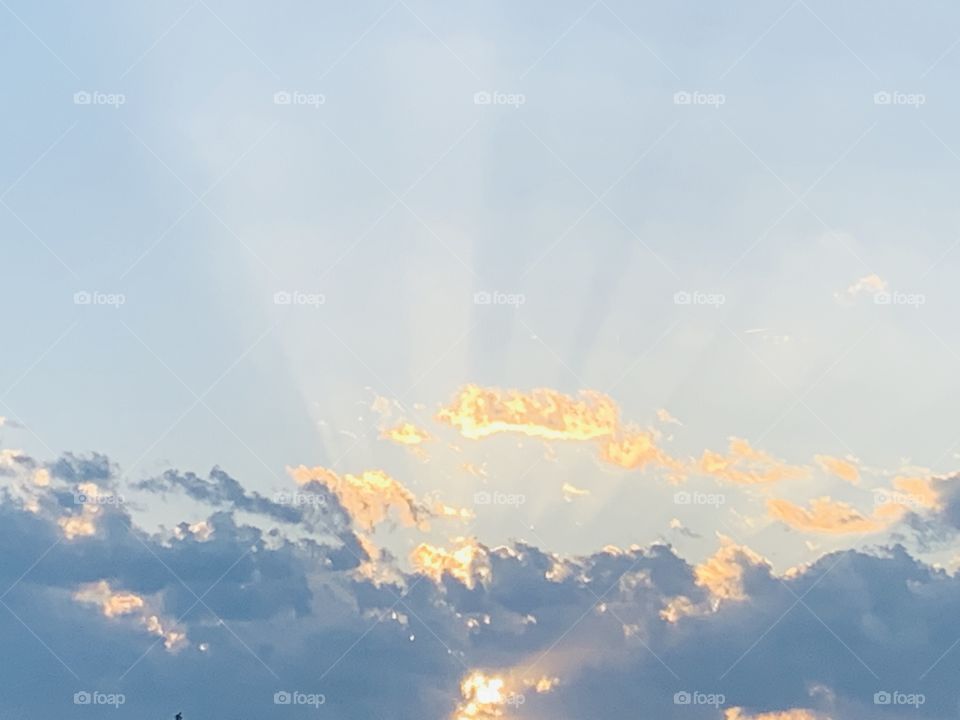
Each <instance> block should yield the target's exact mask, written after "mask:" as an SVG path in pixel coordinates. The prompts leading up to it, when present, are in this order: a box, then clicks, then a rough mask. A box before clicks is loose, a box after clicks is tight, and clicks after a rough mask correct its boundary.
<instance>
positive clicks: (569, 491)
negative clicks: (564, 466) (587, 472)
mask: <svg viewBox="0 0 960 720" xmlns="http://www.w3.org/2000/svg"><path fill="white" fill-rule="evenodd" d="M561 491H562V492H563V501H564V502H573V501H574V499H575V498H578V497H586V496H587V495H589V494H590V491H589V490H584V489H583V488H578V487H577V486H575V485H571V484H570V483H566V482H565V483H564V484H563V487H562V488H561Z"/></svg>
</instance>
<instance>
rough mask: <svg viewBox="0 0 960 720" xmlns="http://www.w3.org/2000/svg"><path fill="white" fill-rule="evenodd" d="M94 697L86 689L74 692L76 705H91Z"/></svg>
mask: <svg viewBox="0 0 960 720" xmlns="http://www.w3.org/2000/svg"><path fill="white" fill-rule="evenodd" d="M92 699H93V698H92V696H91V695H90V693H88V692H87V691H86V690H81V691H80V692H75V693H74V694H73V704H74V705H89V704H90V701H91V700H92Z"/></svg>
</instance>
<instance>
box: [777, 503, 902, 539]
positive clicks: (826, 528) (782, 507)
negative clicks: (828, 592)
mask: <svg viewBox="0 0 960 720" xmlns="http://www.w3.org/2000/svg"><path fill="white" fill-rule="evenodd" d="M767 510H768V511H769V513H770V515H771V517H773V518H774V519H776V520H779V521H781V522H783V523H785V524H786V525H789V526H790V527H792V528H794V529H796V530H801V531H803V532H816V533H831V534H835V535H850V534H860V533H875V532H879V531H880V530H884V529H885V528H887V527H888V526H889V525H890V523H891V522H892V521H893V520H895V519H897V518H896V516H898V515H899V514H901V513H902V507H901V508H898V509H897V511H896V512H895V513H892V514H889V515H888V517H887V518H883V517H881V516H882V515H884V514H886V513H880V514H879V515H878V514H875V515H874V516H873V517H867V516H865V515H863V514H862V513H860V511H859V510H856V509H855V508H853V507H852V506H850V505H848V504H847V503H844V502H839V501H835V500H831V499H830V498H829V497H820V498H816V499H814V500H812V501H811V503H810V508H809V509H807V508H803V507H801V506H799V505H795V504H794V503H792V502H790V501H788V500H779V499H776V498H772V499H770V500H768V501H767Z"/></svg>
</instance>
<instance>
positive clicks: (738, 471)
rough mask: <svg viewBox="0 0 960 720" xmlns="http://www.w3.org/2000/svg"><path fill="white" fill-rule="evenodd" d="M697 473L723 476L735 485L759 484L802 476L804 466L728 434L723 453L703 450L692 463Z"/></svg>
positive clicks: (803, 474) (805, 470)
mask: <svg viewBox="0 0 960 720" xmlns="http://www.w3.org/2000/svg"><path fill="white" fill-rule="evenodd" d="M695 471H696V472H698V473H700V474H701V475H710V476H712V477H717V478H720V479H721V480H726V481H727V482H731V483H734V484H736V485H759V484H766V483H775V482H779V481H780V480H796V479H799V478H804V477H806V476H807V475H808V474H809V473H808V471H807V469H806V468H803V467H799V466H796V465H789V464H787V463H786V462H784V461H783V460H780V459H778V458H775V457H773V456H772V455H770V454H768V453H765V452H763V451H762V450H757V449H755V448H754V447H753V446H752V445H750V443H749V442H748V441H747V440H742V439H740V438H730V445H729V447H728V450H727V454H726V455H723V454H721V453H717V452H713V451H711V450H707V451H705V452H704V453H703V456H702V457H701V458H700V461H699V462H698V463H697V464H696V467H695Z"/></svg>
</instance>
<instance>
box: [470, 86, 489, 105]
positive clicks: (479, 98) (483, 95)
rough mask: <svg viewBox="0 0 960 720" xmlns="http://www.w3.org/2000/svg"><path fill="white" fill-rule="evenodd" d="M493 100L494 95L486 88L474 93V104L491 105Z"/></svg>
mask: <svg viewBox="0 0 960 720" xmlns="http://www.w3.org/2000/svg"><path fill="white" fill-rule="evenodd" d="M492 102H493V95H491V94H490V93H488V92H487V91H486V90H481V91H480V92H475V93H474V94H473V104H474V105H489V104H490V103H492Z"/></svg>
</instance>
